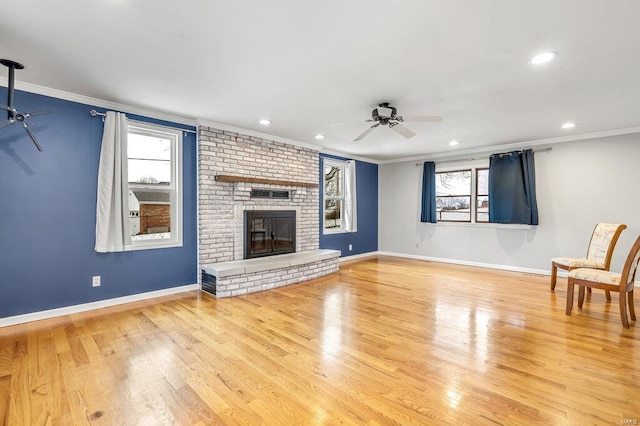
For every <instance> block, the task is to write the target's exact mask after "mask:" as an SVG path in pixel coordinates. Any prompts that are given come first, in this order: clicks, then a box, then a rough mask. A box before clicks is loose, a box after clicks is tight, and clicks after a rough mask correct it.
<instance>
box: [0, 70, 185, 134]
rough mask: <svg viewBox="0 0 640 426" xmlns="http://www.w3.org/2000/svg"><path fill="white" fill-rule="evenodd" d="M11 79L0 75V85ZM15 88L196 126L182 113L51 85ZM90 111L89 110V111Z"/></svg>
mask: <svg viewBox="0 0 640 426" xmlns="http://www.w3.org/2000/svg"><path fill="white" fill-rule="evenodd" d="M8 85H9V81H8V80H7V79H6V78H4V77H0V86H4V87H7V86H8ZM15 88H16V89H17V90H22V91H23V92H29V93H35V94H37V95H44V96H50V97H52V98H57V99H63V100H65V101H71V102H77V103H80V104H85V105H89V106H92V107H96V108H105V109H108V110H115V111H120V112H124V113H128V114H135V115H141V116H143V117H149V118H155V119H157V120H164V121H171V122H174V123H179V124H186V125H188V126H194V127H195V126H196V119H195V118H190V117H184V116H181V115H176V114H170V113H166V112H162V111H157V110H154V109H149V108H144V107H139V106H134V105H127V104H121V103H118V102H111V101H105V100H103V99H98V98H92V97H90V96H84V95H78V94H76V93H71V92H65V91H64V90H58V89H52V88H49V87H44V86H38V85H37V84H31V83H23V82H19V81H16V83H15ZM87 113H88V112H87Z"/></svg>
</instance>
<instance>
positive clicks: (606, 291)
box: [604, 290, 611, 302]
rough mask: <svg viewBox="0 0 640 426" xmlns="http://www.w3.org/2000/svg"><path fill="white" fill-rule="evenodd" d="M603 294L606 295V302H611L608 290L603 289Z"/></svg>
mask: <svg viewBox="0 0 640 426" xmlns="http://www.w3.org/2000/svg"><path fill="white" fill-rule="evenodd" d="M604 295H605V296H607V302H611V292H610V291H609V290H605V291H604Z"/></svg>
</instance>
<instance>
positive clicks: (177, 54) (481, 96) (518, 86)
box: [0, 0, 640, 160]
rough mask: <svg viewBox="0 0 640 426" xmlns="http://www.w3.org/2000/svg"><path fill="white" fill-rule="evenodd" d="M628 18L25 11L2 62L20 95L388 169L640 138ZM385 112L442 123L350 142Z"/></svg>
mask: <svg viewBox="0 0 640 426" xmlns="http://www.w3.org/2000/svg"><path fill="white" fill-rule="evenodd" d="M639 18H640V1H637V0H615V1H611V0H561V1H560V0H530V1H517V0H485V1H478V0H447V1H443V0H439V1H437V0H428V1H427V0H415V1H395V2H394V1H389V0H387V1H380V0H366V1H365V0H350V1H345V0H324V1H319V0H316V1H310V0H289V1H283V0H271V1H263V0H245V1H231V0H229V1H212V0H182V1H180V2H176V1H174V0H91V1H89V0H48V1H42V0H21V1H20V2H14V3H12V5H11V6H9V5H6V6H5V7H3V8H2V13H1V14H0V57H1V58H9V59H13V60H16V61H18V62H21V63H23V64H24V65H25V67H26V68H25V69H24V70H22V71H18V72H17V80H18V82H19V83H28V84H33V85H39V86H44V87H47V88H53V89H58V90H62V91H65V92H71V93H75V94H80V95H84V96H88V97H92V98H97V99H102V100H106V101H110V102H116V103H121V104H126V105H132V106H135V107H142V108H148V109H153V110H158V111H162V112H167V113H171V114H175V115H179V116H182V117H189V118H194V119H200V120H206V121H213V122H217V123H223V124H226V125H229V126H234V127H238V128H242V129H247V130H252V131H257V132H263V133H267V134H271V135H275V136H279V137H281V138H287V139H291V140H295V141H301V142H305V143H309V144H317V145H320V146H321V147H323V148H324V149H325V150H333V151H338V152H342V153H345V154H348V155H353V156H359V157H365V158H370V159H374V160H389V159H397V158H408V157H416V156H422V155H427V154H434V153H448V152H450V153H453V152H457V151H465V150H466V151H468V150H481V149H482V147H487V146H492V147H494V146H498V145H505V146H506V145H507V144H513V143H517V142H523V141H533V140H540V139H548V138H559V137H563V136H568V135H571V136H573V135H582V134H591V133H597V132H608V131H617V130H620V129H629V128H635V127H637V126H640V115H639V114H638V112H639V111H640V55H639V54H638V46H640V20H639ZM545 50H552V51H556V52H558V57H557V59H556V60H555V61H553V62H552V63H549V64H547V65H545V66H540V67H533V66H531V65H529V64H528V62H527V61H528V59H529V58H530V57H531V56H533V55H534V54H536V53H539V52H541V51H545ZM0 73H1V74H0V75H2V76H3V77H4V76H6V69H4V67H3V69H2V70H0ZM4 82H5V83H4V84H5V85H6V79H5V80H4ZM384 101H388V102H391V103H392V104H393V105H395V106H396V107H397V108H398V113H399V114H400V115H405V116H409V115H420V114H440V115H442V116H443V117H444V121H443V122H442V123H406V126H407V127H409V128H410V129H412V130H413V131H415V132H416V133H417V134H418V135H417V136H415V137H414V138H412V139H404V138H402V137H401V136H400V135H398V134H396V133H395V132H393V131H391V130H390V129H389V128H379V129H377V130H376V131H374V132H373V133H372V134H371V135H370V136H369V137H367V138H366V139H364V140H363V141H360V142H352V140H353V138H355V137H356V136H357V135H359V134H360V133H362V132H363V131H364V130H365V129H366V128H367V127H368V124H367V123H365V122H364V120H366V119H368V118H370V114H371V110H372V109H373V108H374V107H375V106H376V104H378V103H379V102H384ZM2 103H4V101H3V102H2ZM260 118H268V119H270V120H272V122H273V123H272V125H271V126H269V127H268V128H267V127H264V126H261V125H259V124H258V123H257V121H258V119H260ZM565 121H576V122H578V126H577V127H576V128H575V129H573V130H568V131H567V130H562V129H560V127H559V126H560V124H561V123H563V122H565ZM341 122H353V124H349V125H344V126H339V127H331V126H330V125H331V124H332V123H341ZM316 133H322V134H325V135H326V138H325V139H324V140H322V141H316V140H315V139H314V137H313V136H314V134H316ZM452 139H458V140H459V141H460V142H461V144H460V145H459V146H458V147H455V148H454V147H450V146H449V142H450V140H452Z"/></svg>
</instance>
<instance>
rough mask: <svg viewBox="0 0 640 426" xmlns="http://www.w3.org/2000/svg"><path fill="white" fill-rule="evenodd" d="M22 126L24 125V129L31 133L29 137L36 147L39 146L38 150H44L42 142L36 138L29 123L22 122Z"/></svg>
mask: <svg viewBox="0 0 640 426" xmlns="http://www.w3.org/2000/svg"><path fill="white" fill-rule="evenodd" d="M22 127H24V129H25V130H26V131H27V133H28V134H29V137H30V138H31V140H32V141H33V144H34V145H35V146H36V148H38V151H42V146H40V144H39V143H38V139H36V135H34V134H33V132H32V131H31V129H30V128H29V126H28V125H27V123H22Z"/></svg>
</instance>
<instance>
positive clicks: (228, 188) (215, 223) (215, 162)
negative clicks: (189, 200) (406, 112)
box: [198, 126, 337, 297]
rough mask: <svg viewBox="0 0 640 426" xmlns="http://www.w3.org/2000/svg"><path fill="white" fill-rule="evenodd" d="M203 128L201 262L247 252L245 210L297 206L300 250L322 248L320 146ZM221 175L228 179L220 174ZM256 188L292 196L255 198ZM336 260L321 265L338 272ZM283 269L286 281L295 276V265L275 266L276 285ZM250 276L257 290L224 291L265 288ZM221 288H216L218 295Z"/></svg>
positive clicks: (215, 261) (238, 257)
mask: <svg viewBox="0 0 640 426" xmlns="http://www.w3.org/2000/svg"><path fill="white" fill-rule="evenodd" d="M198 132H199V149H198V160H199V161H198V163H199V166H198V185H199V200H198V204H199V239H200V241H199V242H200V258H199V260H200V265H212V264H219V263H221V262H230V261H239V260H242V259H243V258H244V215H245V212H246V211H277V210H287V211H294V212H295V222H296V233H295V251H296V253H298V252H303V253H304V252H310V251H312V250H317V249H318V247H319V225H318V224H319V222H318V221H319V189H318V185H317V183H318V176H319V174H318V173H319V172H318V167H319V159H318V158H319V153H318V151H316V150H313V149H311V148H306V147H299V146H294V145H289V144H285V143H281V142H277V141H271V140H267V139H262V138H258V137H254V136H248V135H243V134H239V133H234V132H229V131H225V130H219V129H216V128H212V127H206V126H200V127H199V128H198ZM221 177H226V178H227V179H225V180H216V179H220V178H221ZM229 177H230V178H229ZM234 177H237V178H239V179H234ZM252 191H259V192H265V191H278V193H283V192H284V191H287V192H288V197H287V198H268V199H265V198H252V196H251V195H252ZM283 256H288V255H283ZM331 263H332V264H331V265H328V266H329V267H327V268H325V267H324V266H325V265H321V269H322V270H323V271H324V270H325V269H326V271H329V272H334V271H335V270H337V259H334V260H332V261H331ZM316 272H317V268H316ZM327 273H328V272H327ZM280 275H281V276H282V277H283V279H282V285H286V284H290V283H291V282H292V280H291V279H290V278H291V277H290V275H291V271H286V270H281V271H275V278H276V280H275V283H274V282H273V281H274V280H273V279H272V280H271V284H274V285H271V287H273V286H276V287H277V286H279V285H278V280H277V278H278V276H280ZM314 275H315V276H318V274H314ZM245 278H246V277H245ZM272 278H273V277H272ZM297 278H299V279H298V281H303V280H304V279H305V277H304V276H299V277H297ZM258 279H259V278H258ZM248 281H249V284H250V286H249V285H248V286H244V287H249V288H251V289H252V290H250V289H247V288H243V286H240V288H238V289H235V288H234V289H232V290H230V292H229V294H227V293H226V290H225V293H224V295H234V294H243V293H247V292H250V291H257V290H256V288H258V289H259V288H260V287H259V284H258V287H256V282H251V281H252V280H251V279H248ZM219 293H220V292H218V293H216V295H217V296H218V297H220V296H219Z"/></svg>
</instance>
